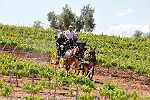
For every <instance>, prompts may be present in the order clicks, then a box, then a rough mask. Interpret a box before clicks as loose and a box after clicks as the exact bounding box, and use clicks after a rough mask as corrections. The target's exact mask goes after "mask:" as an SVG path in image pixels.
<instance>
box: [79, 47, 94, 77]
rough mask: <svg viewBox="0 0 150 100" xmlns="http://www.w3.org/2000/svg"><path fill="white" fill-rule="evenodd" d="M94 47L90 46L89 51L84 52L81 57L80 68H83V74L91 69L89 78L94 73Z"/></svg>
mask: <svg viewBox="0 0 150 100" xmlns="http://www.w3.org/2000/svg"><path fill="white" fill-rule="evenodd" d="M95 49H96V47H95V48H94V49H92V48H91V51H90V52H89V53H86V54H85V55H84V57H83V60H82V63H81V66H80V67H81V68H82V69H83V74H84V75H85V76H86V75H87V74H88V73H89V70H90V69H91V68H92V67H93V69H92V74H90V75H89V78H90V79H92V77H93V75H94V67H95V66H96V55H95Z"/></svg>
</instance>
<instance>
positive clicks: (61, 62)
mask: <svg viewBox="0 0 150 100" xmlns="http://www.w3.org/2000/svg"><path fill="white" fill-rule="evenodd" d="M63 66H64V60H63V58H61V59H60V61H59V67H60V68H59V70H61V69H62V68H63Z"/></svg>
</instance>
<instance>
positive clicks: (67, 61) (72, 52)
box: [63, 46, 84, 74]
mask: <svg viewBox="0 0 150 100" xmlns="http://www.w3.org/2000/svg"><path fill="white" fill-rule="evenodd" d="M82 51H83V48H82V46H76V47H74V48H73V49H69V50H67V51H66V52H65V55H64V57H63V58H64V65H65V68H66V70H67V72H68V70H69V69H70V65H72V64H73V62H75V63H74V68H75V72H77V70H78V69H79V59H81V55H82V53H84V52H82ZM77 74H79V72H77Z"/></svg>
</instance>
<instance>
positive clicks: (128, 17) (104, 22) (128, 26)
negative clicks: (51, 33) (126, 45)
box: [0, 0, 150, 37]
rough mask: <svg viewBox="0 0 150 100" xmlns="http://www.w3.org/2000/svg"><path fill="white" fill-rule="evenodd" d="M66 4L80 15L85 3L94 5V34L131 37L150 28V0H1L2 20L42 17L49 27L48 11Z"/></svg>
mask: <svg viewBox="0 0 150 100" xmlns="http://www.w3.org/2000/svg"><path fill="white" fill-rule="evenodd" d="M65 4H68V5H69V7H71V9H72V11H73V12H74V13H76V15H78V16H79V15H80V14H81V9H82V8H83V6H86V5H88V4H90V5H91V7H92V8H94V9H95V13H94V19H95V24H96V26H95V29H94V31H93V33H94V34H101V33H102V32H103V34H107V35H120V36H122V34H123V36H129V37H130V36H132V35H133V34H134V32H135V30H141V31H143V32H144V33H148V32H150V8H149V7H150V0H0V23H2V24H9V25H19V26H32V25H33V22H34V21H37V20H40V21H41V22H42V23H43V27H44V28H47V27H49V22H48V20H47V13H48V12H50V11H54V12H55V13H56V14H60V13H61V12H62V7H63V6H65Z"/></svg>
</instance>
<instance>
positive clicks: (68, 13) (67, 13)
mask: <svg viewBox="0 0 150 100" xmlns="http://www.w3.org/2000/svg"><path fill="white" fill-rule="evenodd" d="M62 9H63V12H62V13H61V15H60V16H59V25H60V26H62V25H63V26H64V28H65V29H68V27H69V25H73V26H74V25H75V17H76V16H75V13H73V12H72V10H71V8H70V7H69V6H68V5H67V4H66V5H65V7H63V8H62Z"/></svg>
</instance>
